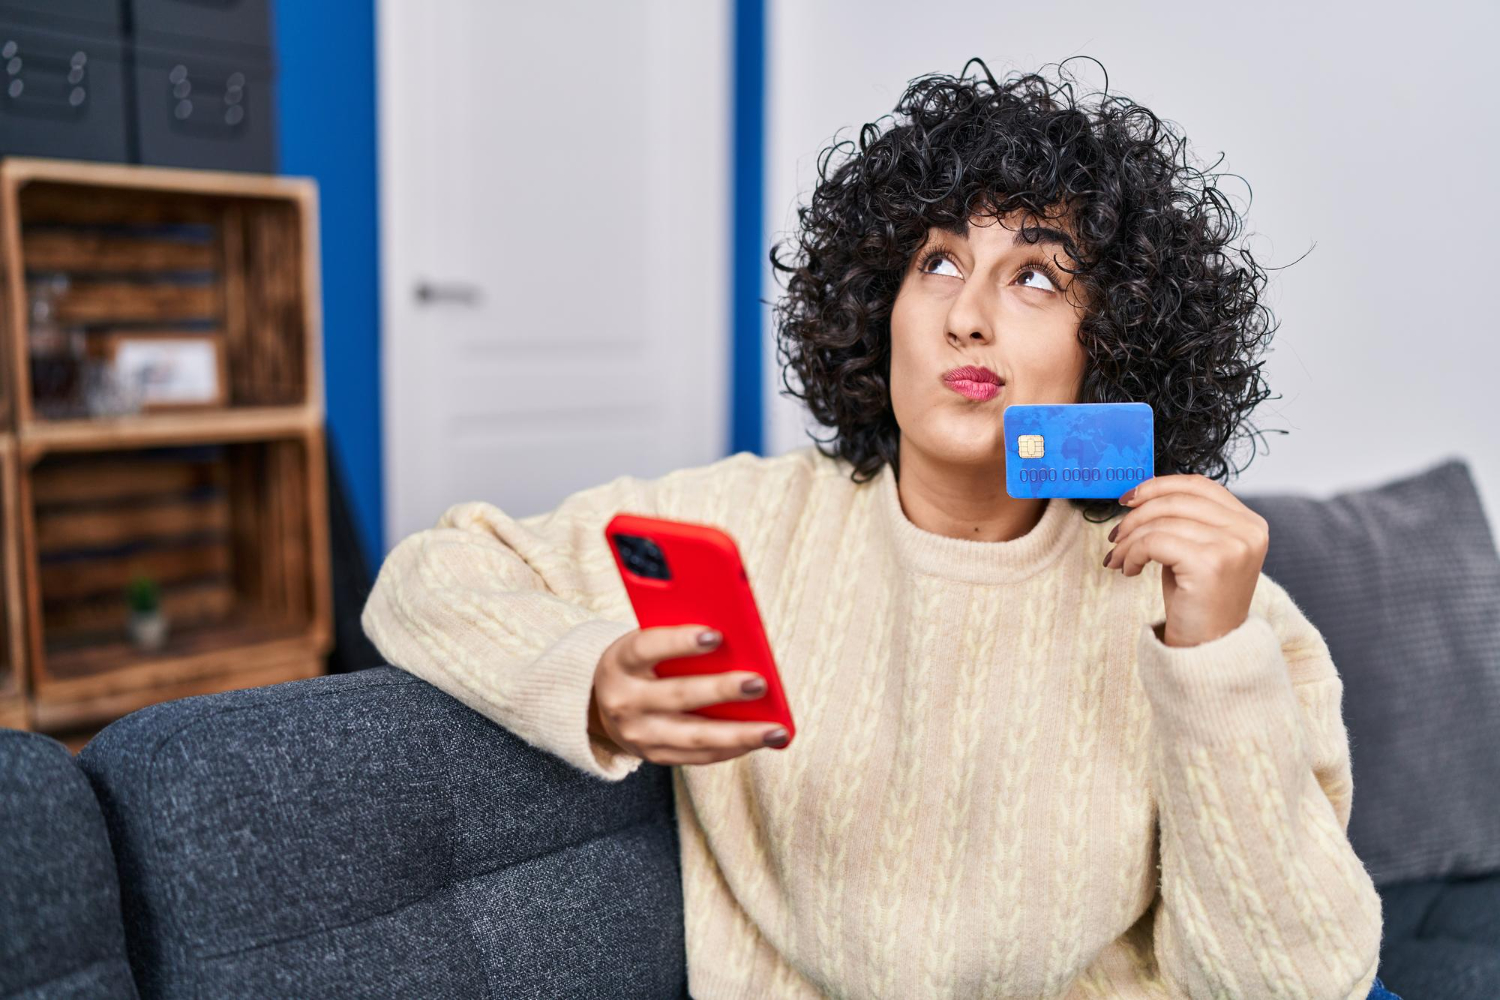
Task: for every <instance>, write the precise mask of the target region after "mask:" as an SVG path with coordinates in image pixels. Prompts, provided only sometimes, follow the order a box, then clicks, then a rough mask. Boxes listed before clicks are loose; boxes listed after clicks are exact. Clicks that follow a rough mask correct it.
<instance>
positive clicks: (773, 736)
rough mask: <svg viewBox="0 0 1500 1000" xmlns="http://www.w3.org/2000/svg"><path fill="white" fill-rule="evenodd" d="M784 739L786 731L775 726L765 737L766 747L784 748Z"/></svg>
mask: <svg viewBox="0 0 1500 1000" xmlns="http://www.w3.org/2000/svg"><path fill="white" fill-rule="evenodd" d="M786 739H787V736H786V730H785V729H783V728H781V727H780V726H777V727H776V728H775V729H773V730H771V731H770V732H769V733H767V734H766V736H765V740H766V746H768V747H779V746H784V745H785V744H786Z"/></svg>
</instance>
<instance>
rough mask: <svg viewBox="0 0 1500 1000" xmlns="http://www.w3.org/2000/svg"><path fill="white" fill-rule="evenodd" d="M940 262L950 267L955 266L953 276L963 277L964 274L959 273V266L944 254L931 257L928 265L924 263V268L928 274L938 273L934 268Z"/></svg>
mask: <svg viewBox="0 0 1500 1000" xmlns="http://www.w3.org/2000/svg"><path fill="white" fill-rule="evenodd" d="M939 264H947V265H948V266H949V267H951V268H953V277H955V278H961V277H963V275H961V274H959V273H958V268H957V267H956V266H955V265H954V263H953V261H951V260H949V259H948V258H947V257H943V256H937V257H929V258H928V260H927V263H926V265H924V270H926V272H927V273H928V274H937V273H938V272H937V271H935V270H933V269H934V268H936V267H937V266H938V265H939Z"/></svg>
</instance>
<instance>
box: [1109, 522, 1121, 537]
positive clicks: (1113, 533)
mask: <svg viewBox="0 0 1500 1000" xmlns="http://www.w3.org/2000/svg"><path fill="white" fill-rule="evenodd" d="M1119 533H1120V526H1119V525H1118V524H1117V525H1115V526H1114V527H1113V528H1110V529H1109V540H1110V541H1114V540H1115V536H1116V535H1118V534H1119Z"/></svg>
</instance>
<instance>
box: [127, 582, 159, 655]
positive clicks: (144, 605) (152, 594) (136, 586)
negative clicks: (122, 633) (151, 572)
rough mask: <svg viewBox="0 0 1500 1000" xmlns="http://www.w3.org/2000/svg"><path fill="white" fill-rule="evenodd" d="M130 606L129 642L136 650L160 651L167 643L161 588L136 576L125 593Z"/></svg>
mask: <svg viewBox="0 0 1500 1000" xmlns="http://www.w3.org/2000/svg"><path fill="white" fill-rule="evenodd" d="M125 596H126V600H127V601H128V602H129V604H130V640H131V642H133V643H135V645H136V647H137V648H138V649H160V648H161V645H162V643H164V642H166V641H167V616H166V615H165V614H163V613H162V610H161V588H160V587H158V586H157V584H156V581H155V580H153V579H151V578H150V577H146V576H138V577H136V578H135V579H134V580H132V581H131V582H130V587H129V588H128V590H127V591H126V595H125Z"/></svg>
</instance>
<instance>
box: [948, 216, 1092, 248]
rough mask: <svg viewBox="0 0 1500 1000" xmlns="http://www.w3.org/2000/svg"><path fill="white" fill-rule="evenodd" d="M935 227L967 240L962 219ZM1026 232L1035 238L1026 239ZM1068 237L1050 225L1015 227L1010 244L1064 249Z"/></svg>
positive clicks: (967, 231) (967, 229) (965, 228)
mask: <svg viewBox="0 0 1500 1000" xmlns="http://www.w3.org/2000/svg"><path fill="white" fill-rule="evenodd" d="M936 228H937V229H939V230H941V231H942V232H945V233H951V234H952V235H954V236H957V237H958V238H959V239H963V240H967V239H968V238H969V224H968V223H967V222H965V221H963V220H959V221H958V222H956V223H954V224H953V225H951V226H938V227H936ZM1027 233H1030V234H1032V235H1034V236H1035V237H1036V239H1034V240H1028V239H1027V238H1026V235H1027ZM1070 239H1071V237H1070V236H1068V234H1067V233H1065V232H1063V231H1062V230H1061V229H1053V228H1052V227H1051V226H1032V227H1030V228H1029V229H1028V228H1022V229H1017V230H1016V231H1015V235H1014V236H1012V237H1011V240H1010V244H1011V246H1015V247H1021V246H1034V245H1037V244H1042V243H1047V244H1052V245H1054V246H1059V247H1062V248H1063V249H1064V250H1066V249H1067V248H1068V241H1069V240H1070Z"/></svg>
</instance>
